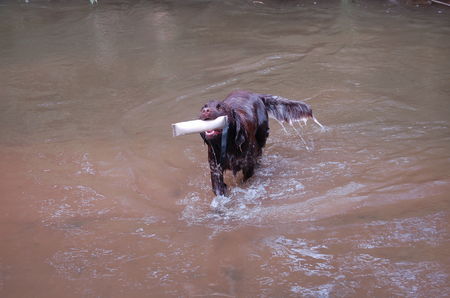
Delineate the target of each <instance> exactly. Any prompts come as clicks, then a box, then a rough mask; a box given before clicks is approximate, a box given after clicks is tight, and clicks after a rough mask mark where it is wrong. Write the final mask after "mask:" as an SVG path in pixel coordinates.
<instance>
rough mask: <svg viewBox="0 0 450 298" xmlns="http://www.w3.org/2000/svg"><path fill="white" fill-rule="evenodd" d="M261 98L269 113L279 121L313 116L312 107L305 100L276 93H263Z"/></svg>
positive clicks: (297, 119)
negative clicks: (293, 98)
mask: <svg viewBox="0 0 450 298" xmlns="http://www.w3.org/2000/svg"><path fill="white" fill-rule="evenodd" d="M261 99H262V101H263V102H264V105H265V106H266V109H267V112H268V113H269V115H270V116H272V117H273V118H275V119H277V120H279V121H284V122H288V123H291V122H293V121H299V120H305V119H307V118H312V117H313V114H312V109H311V107H310V106H309V105H307V104H306V103H304V102H301V101H294V100H289V99H287V98H283V97H281V96H276V95H262V96H261Z"/></svg>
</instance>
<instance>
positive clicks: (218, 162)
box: [199, 90, 317, 195]
mask: <svg viewBox="0 0 450 298" xmlns="http://www.w3.org/2000/svg"><path fill="white" fill-rule="evenodd" d="M225 115H226V116H227V119H228V124H227V126H225V127H224V128H223V129H217V130H209V131H205V132H202V133H200V136H201V137H202V139H203V141H204V142H205V143H206V145H207V146H208V162H209V168H210V171H211V184H212V191H213V192H214V194H215V195H226V194H227V185H226V184H225V183H224V179H223V173H224V171H226V170H231V171H233V175H236V174H237V173H238V172H239V171H242V174H243V180H244V181H246V180H248V179H249V178H250V177H251V176H252V175H253V173H254V170H255V166H256V165H257V161H258V157H259V156H261V154H262V149H263V147H264V146H265V144H266V140H267V138H268V136H269V116H271V117H273V118H275V119H276V120H278V121H283V122H289V123H292V122H293V121H300V120H306V119H308V118H313V119H314V120H315V118H314V117H313V114H312V109H311V107H310V106H309V105H307V104H306V103H304V102H301V101H294V100H289V99H286V98H283V97H280V96H274V95H269V94H258V93H253V92H250V91H243V90H239V91H234V92H232V93H231V94H229V95H228V96H227V97H226V98H225V99H224V100H222V101H217V100H212V101H209V102H208V103H206V104H205V105H204V106H203V107H202V108H201V110H200V116H199V119H200V120H213V119H216V118H217V117H219V116H225ZM315 121H316V120H315ZM316 122H317V121H316Z"/></svg>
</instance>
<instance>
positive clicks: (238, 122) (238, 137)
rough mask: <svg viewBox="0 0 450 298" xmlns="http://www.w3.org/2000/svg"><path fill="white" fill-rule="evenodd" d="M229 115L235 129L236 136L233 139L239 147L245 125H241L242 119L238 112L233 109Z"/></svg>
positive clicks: (244, 135) (244, 136) (242, 141)
mask: <svg viewBox="0 0 450 298" xmlns="http://www.w3.org/2000/svg"><path fill="white" fill-rule="evenodd" d="M231 116H232V118H233V120H232V121H233V122H234V125H235V130H236V131H235V132H236V136H235V138H234V141H235V143H236V145H237V146H238V147H239V148H240V147H241V146H242V144H244V142H245V139H246V137H247V134H246V131H245V127H243V126H242V121H241V117H240V116H239V114H237V113H236V112H235V111H234V110H232V112H231Z"/></svg>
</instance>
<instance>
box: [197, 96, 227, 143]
mask: <svg viewBox="0 0 450 298" xmlns="http://www.w3.org/2000/svg"><path fill="white" fill-rule="evenodd" d="M225 115H227V111H226V108H225V105H224V104H223V103H222V102H220V101H217V100H211V101H209V102H208V103H206V104H205V105H204V106H203V107H202V109H201V110H200V116H199V119H200V120H214V119H216V118H217V117H220V116H225ZM200 135H201V136H202V138H203V139H204V140H215V139H218V138H220V136H221V135H222V130H221V129H215V130H207V131H205V132H202V133H200Z"/></svg>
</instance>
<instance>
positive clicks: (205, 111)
mask: <svg viewBox="0 0 450 298" xmlns="http://www.w3.org/2000/svg"><path fill="white" fill-rule="evenodd" d="M209 112H211V110H210V109H209V108H203V110H202V113H203V114H209Z"/></svg>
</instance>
